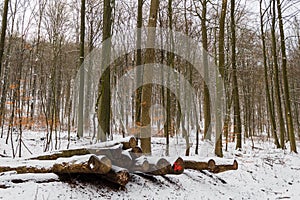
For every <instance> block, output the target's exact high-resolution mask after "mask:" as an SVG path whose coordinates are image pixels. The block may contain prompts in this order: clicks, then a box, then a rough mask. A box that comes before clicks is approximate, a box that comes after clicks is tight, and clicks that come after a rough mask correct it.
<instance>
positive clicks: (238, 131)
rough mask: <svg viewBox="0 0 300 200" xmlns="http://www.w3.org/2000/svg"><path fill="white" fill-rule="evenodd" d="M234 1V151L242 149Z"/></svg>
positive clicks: (232, 7) (232, 10) (231, 13)
mask: <svg viewBox="0 0 300 200" xmlns="http://www.w3.org/2000/svg"><path fill="white" fill-rule="evenodd" d="M234 15H235V1H234V0H231V11H230V18H231V39H232V41H231V53H232V55H231V63H232V81H233V110H234V122H233V126H234V134H236V149H241V148H242V123H241V111H240V98H239V87H238V81H237V69H236V35H235V16H234Z"/></svg>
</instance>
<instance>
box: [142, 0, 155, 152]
mask: <svg viewBox="0 0 300 200" xmlns="http://www.w3.org/2000/svg"><path fill="white" fill-rule="evenodd" d="M158 9H159V0H151V5H150V14H149V21H148V28H149V29H148V38H147V46H154V44H155V37H156V34H155V27H156V24H157V12H158ZM154 62H155V50H154V49H147V50H146V55H145V64H151V63H154ZM143 74H144V75H143V81H144V82H145V83H151V79H152V75H153V69H152V67H151V66H148V67H145V69H144V73H143ZM151 97H152V84H147V85H143V88H142V104H143V106H142V108H141V112H142V113H141V120H142V126H143V128H142V136H141V147H142V149H143V153H145V154H151V119H150V116H149V111H150V107H151Z"/></svg>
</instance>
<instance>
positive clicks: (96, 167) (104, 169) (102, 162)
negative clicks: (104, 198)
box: [88, 155, 112, 174]
mask: <svg viewBox="0 0 300 200" xmlns="http://www.w3.org/2000/svg"><path fill="white" fill-rule="evenodd" d="M88 165H89V167H90V169H92V170H93V171H94V172H97V173H99V174H106V173H108V172H109V171H110V170H111V167H112V163H111V160H110V159H108V158H107V157H106V156H94V155H92V156H91V157H90V159H89V161H88Z"/></svg>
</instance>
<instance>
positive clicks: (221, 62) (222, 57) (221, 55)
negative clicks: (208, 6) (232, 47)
mask: <svg viewBox="0 0 300 200" xmlns="http://www.w3.org/2000/svg"><path fill="white" fill-rule="evenodd" d="M221 9H222V10H221V18H220V26H219V28H220V31H219V63H218V64H219V67H218V68H219V73H220V74H221V77H222V78H224V71H225V52H224V38H225V19H226V10H227V0H222V8H221ZM218 76H219V74H218V73H217V74H216V79H217V83H216V84H217V92H216V145H215V154H216V155H217V156H219V157H223V151H222V118H221V110H222V106H221V101H222V100H221V96H222V95H221V93H222V91H221V88H222V87H221V84H222V82H221V81H220V79H219V78H218Z"/></svg>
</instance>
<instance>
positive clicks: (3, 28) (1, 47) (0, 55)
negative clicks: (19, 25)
mask: <svg viewBox="0 0 300 200" xmlns="http://www.w3.org/2000/svg"><path fill="white" fill-rule="evenodd" d="M8 3H9V0H5V1H4V6H3V14H2V26H1V38H0V78H1V73H2V62H3V54H4V47H5V37H6V28H7V15H8ZM3 84H5V82H3ZM2 89H3V90H4V91H5V88H4V87H3V88H2ZM2 94H3V91H2ZM3 95H4V94H3ZM3 98H4V97H3V96H2V97H1V108H0V109H1V110H0V125H1V124H2V118H3V117H4V116H3V115H4V107H3V106H2V104H4V99H3ZM2 99H3V100H2Z"/></svg>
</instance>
